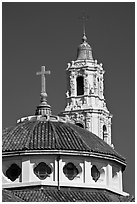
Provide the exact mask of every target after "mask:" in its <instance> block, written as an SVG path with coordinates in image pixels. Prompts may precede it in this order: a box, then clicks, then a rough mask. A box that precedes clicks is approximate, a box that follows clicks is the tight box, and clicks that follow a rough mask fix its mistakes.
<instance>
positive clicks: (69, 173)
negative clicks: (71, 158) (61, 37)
mask: <svg viewBox="0 0 137 204" xmlns="http://www.w3.org/2000/svg"><path fill="white" fill-rule="evenodd" d="M63 173H64V174H65V176H66V177H67V178H68V179H69V180H73V179H74V178H75V177H76V176H77V174H78V173H79V171H78V169H77V168H76V166H75V165H74V164H73V163H71V162H70V163H68V164H66V165H65V166H64V168H63Z"/></svg>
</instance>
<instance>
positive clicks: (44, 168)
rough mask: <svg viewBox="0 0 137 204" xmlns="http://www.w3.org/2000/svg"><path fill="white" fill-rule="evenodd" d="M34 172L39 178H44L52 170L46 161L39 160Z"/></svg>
mask: <svg viewBox="0 0 137 204" xmlns="http://www.w3.org/2000/svg"><path fill="white" fill-rule="evenodd" d="M34 173H35V174H36V176H37V177H38V178H39V179H41V180H44V179H45V178H47V177H48V176H49V175H50V174H51V173H52V170H51V168H50V167H49V166H48V165H47V164H46V163H44V162H41V163H39V164H38V165H37V166H36V167H35V168H34Z"/></svg>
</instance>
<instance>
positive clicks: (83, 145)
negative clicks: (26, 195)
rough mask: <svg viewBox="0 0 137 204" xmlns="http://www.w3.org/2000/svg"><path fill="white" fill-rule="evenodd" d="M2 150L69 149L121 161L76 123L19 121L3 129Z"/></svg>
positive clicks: (115, 153) (114, 153) (105, 144)
mask: <svg viewBox="0 0 137 204" xmlns="http://www.w3.org/2000/svg"><path fill="white" fill-rule="evenodd" d="M2 142H3V146H2V151H3V153H5V152H12V151H26V152H27V151H30V150H72V151H84V152H92V153H100V154H105V156H108V157H115V158H117V159H119V160H122V161H123V162H125V159H124V158H123V157H122V156H121V155H120V154H118V153H117V152H116V151H115V150H114V149H113V148H111V146H110V145H108V144H107V143H106V142H104V141H103V140H102V139H100V138H99V137H97V136H96V135H94V134H92V133H91V132H89V131H87V130H85V129H83V128H80V127H78V126H76V125H73V124H70V123H64V122H59V121H58V122H57V121H56V122H55V121H54V122H53V121H39V120H35V121H23V122H21V123H18V124H17V125H16V126H14V127H10V128H5V129H4V130H3V138H2Z"/></svg>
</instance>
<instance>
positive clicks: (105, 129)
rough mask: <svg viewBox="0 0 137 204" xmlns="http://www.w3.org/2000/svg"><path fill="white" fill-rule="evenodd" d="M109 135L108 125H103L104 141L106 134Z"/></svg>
mask: <svg viewBox="0 0 137 204" xmlns="http://www.w3.org/2000/svg"><path fill="white" fill-rule="evenodd" d="M106 133H107V128H106V125H103V140H104V139H105V134H106Z"/></svg>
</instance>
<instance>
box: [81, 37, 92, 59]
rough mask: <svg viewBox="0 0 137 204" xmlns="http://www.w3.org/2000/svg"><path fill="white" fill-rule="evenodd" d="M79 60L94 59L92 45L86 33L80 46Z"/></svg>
mask: <svg viewBox="0 0 137 204" xmlns="http://www.w3.org/2000/svg"><path fill="white" fill-rule="evenodd" d="M77 60H93V57H92V49H91V46H90V45H89V44H88V43H87V37H86V36H85V34H84V35H83V38H82V43H81V44H80V45H79V47H78V51H77Z"/></svg>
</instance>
